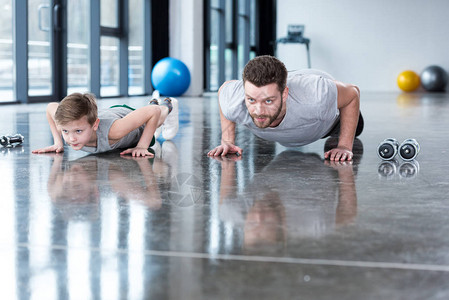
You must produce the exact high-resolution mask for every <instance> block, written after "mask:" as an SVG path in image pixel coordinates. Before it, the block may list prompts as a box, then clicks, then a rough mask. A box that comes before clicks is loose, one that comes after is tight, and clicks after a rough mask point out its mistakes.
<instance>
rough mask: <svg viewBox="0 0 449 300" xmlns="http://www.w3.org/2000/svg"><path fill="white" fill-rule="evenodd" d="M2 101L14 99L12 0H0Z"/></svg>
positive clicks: (0, 91) (0, 88) (0, 94)
mask: <svg viewBox="0 0 449 300" xmlns="http://www.w3.org/2000/svg"><path fill="white" fill-rule="evenodd" d="M0 24H1V26H0V102H7V101H12V100H13V97H14V96H13V73H14V71H13V58H14V57H13V43H12V40H13V39H12V0H0Z"/></svg>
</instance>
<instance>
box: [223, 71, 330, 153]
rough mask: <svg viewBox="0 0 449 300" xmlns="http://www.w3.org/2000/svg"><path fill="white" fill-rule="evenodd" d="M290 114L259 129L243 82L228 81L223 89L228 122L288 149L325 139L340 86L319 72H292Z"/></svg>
mask: <svg viewBox="0 0 449 300" xmlns="http://www.w3.org/2000/svg"><path fill="white" fill-rule="evenodd" d="M287 86H288V88H289V91H288V98H287V111H286V114H285V117H284V119H283V120H282V122H281V123H280V124H279V125H278V126H276V127H268V128H259V127H257V126H256V125H254V122H253V120H252V118H251V116H250V115H249V112H248V109H247V108H246V105H245V91H244V88H243V81H242V80H236V81H230V82H228V83H227V84H226V85H225V86H223V88H222V89H221V90H220V96H219V103H220V108H221V111H222V112H223V115H224V116H225V117H226V119H228V120H229V121H232V122H234V123H236V124H241V125H243V126H245V127H247V128H248V129H249V130H251V131H252V132H253V133H254V134H255V135H257V136H258V137H260V138H262V139H265V140H269V141H275V142H278V143H280V144H282V145H284V146H287V147H299V146H302V145H306V144H310V143H312V142H314V141H316V140H319V139H320V138H322V137H323V136H325V135H326V134H327V133H328V132H329V131H330V130H331V129H332V127H333V125H334V124H335V122H336V120H337V118H338V116H339V110H338V108H337V85H336V84H335V82H334V79H333V78H332V76H330V75H329V74H327V73H325V72H322V71H318V70H311V69H306V70H299V71H294V72H289V74H288V77H287Z"/></svg>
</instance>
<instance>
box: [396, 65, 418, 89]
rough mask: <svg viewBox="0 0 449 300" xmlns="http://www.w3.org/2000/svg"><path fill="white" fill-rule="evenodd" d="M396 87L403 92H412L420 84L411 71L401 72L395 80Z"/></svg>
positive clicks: (416, 76)
mask: <svg viewBox="0 0 449 300" xmlns="http://www.w3.org/2000/svg"><path fill="white" fill-rule="evenodd" d="M397 83H398V87H399V88H400V89H401V90H403V91H404V92H413V91H414V90H416V89H417V88H419V85H420V83H421V80H420V78H419V76H418V74H416V73H415V72H413V71H410V70H407V71H404V72H401V73H400V74H399V76H398V78H397Z"/></svg>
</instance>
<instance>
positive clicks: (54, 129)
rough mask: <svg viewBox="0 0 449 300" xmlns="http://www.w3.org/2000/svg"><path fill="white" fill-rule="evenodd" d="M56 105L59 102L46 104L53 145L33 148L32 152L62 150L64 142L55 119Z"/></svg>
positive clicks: (57, 151)
mask: <svg viewBox="0 0 449 300" xmlns="http://www.w3.org/2000/svg"><path fill="white" fill-rule="evenodd" d="M58 106H59V103H57V102H51V103H48V105H47V113H46V114H47V121H48V125H50V130H51V134H52V136H53V145H52V146H49V147H45V148H41V149H36V150H33V151H32V153H46V152H56V153H59V152H64V142H63V141H62V136H61V131H60V130H59V129H58V126H57V125H56V121H55V113H56V110H57V109H58Z"/></svg>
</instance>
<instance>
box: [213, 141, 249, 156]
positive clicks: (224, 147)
mask: <svg viewBox="0 0 449 300" xmlns="http://www.w3.org/2000/svg"><path fill="white" fill-rule="evenodd" d="M242 152H243V150H242V148H240V147H237V146H236V145H234V144H228V143H224V144H221V145H220V146H218V147H215V148H214V149H212V150H210V151H209V152H208V153H207V155H208V156H219V155H221V156H225V155H226V154H228V153H237V154H238V155H242Z"/></svg>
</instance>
